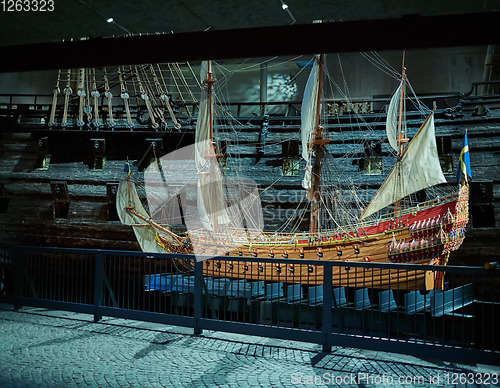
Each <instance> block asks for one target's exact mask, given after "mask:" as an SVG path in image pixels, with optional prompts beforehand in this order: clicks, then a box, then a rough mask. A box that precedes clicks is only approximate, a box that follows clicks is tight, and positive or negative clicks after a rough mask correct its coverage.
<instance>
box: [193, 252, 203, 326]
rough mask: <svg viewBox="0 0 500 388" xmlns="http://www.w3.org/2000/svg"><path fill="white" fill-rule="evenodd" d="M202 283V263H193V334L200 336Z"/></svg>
mask: <svg viewBox="0 0 500 388" xmlns="http://www.w3.org/2000/svg"><path fill="white" fill-rule="evenodd" d="M202 282H203V261H198V260H196V259H195V261H194V302H193V310H194V311H193V314H194V334H201V333H202V331H203V329H202V328H201V296H202V290H203V287H202V284H203V283H202Z"/></svg>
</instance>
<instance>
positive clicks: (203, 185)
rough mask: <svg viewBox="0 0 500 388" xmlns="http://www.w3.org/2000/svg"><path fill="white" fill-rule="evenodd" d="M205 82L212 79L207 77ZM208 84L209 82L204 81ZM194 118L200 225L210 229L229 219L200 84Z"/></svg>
mask: <svg viewBox="0 0 500 388" xmlns="http://www.w3.org/2000/svg"><path fill="white" fill-rule="evenodd" d="M210 67H211V64H210V62H207V61H204V62H203V63H202V65H201V74H200V77H201V81H202V83H203V82H204V81H205V80H207V79H208V80H209V78H210V77H211V69H210ZM209 82H212V81H211V80H209ZM208 87H210V85H208ZM199 107H200V108H199V114H198V121H197V123H196V134H195V161H196V168H197V169H198V196H197V203H198V213H199V215H200V220H201V222H202V224H203V227H204V228H205V229H207V230H210V231H214V230H215V229H216V228H215V225H214V224H215V223H217V225H227V224H229V223H230V219H229V217H228V215H227V212H226V204H225V203H224V191H223V185H222V174H221V171H220V168H219V164H218V163H217V160H216V156H215V150H214V148H213V144H212V136H213V120H214V113H213V103H212V96H211V95H209V92H208V91H207V90H206V89H205V88H204V89H203V90H202V93H201V98H200V105H199Z"/></svg>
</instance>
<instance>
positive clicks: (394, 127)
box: [385, 81, 403, 152]
mask: <svg viewBox="0 0 500 388" xmlns="http://www.w3.org/2000/svg"><path fill="white" fill-rule="evenodd" d="M402 88H403V81H401V83H400V84H399V87H398V89H397V90H396V92H395V93H394V95H393V96H392V99H391V102H390V104H389V107H388V108H387V122H386V124H385V130H386V132H387V139H388V140H389V144H390V145H391V147H392V148H394V149H395V150H396V151H397V152H399V147H398V122H399V111H400V105H401V89H402Z"/></svg>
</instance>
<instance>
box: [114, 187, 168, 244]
mask: <svg viewBox="0 0 500 388" xmlns="http://www.w3.org/2000/svg"><path fill="white" fill-rule="evenodd" d="M128 184H130V201H129V194H128ZM129 205H130V206H133V207H134V211H135V212H136V213H137V214H139V215H141V216H142V217H144V218H146V219H150V217H149V214H148V213H147V212H146V209H144V207H143V206H142V203H141V201H140V199H139V196H138V195H137V190H136V188H135V184H134V182H132V181H130V182H127V181H121V182H120V184H119V185H118V192H117V193H116V211H117V212H118V217H119V218H120V221H121V223H122V224H124V225H132V229H133V230H134V233H135V237H136V238H137V242H138V243H139V245H140V246H141V249H142V251H143V252H152V253H165V251H164V250H163V249H161V248H160V247H159V246H158V244H156V241H155V236H156V229H155V228H154V227H153V226H151V225H149V224H147V223H146V222H145V221H144V220H142V219H141V218H139V217H137V216H134V215H132V214H130V213H129V212H128V211H127V209H126V206H129ZM167 237H168V236H167Z"/></svg>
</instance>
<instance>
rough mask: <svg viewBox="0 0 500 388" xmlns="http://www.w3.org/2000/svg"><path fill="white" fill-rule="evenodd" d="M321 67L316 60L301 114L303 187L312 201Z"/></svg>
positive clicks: (305, 91) (305, 92)
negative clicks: (314, 140) (304, 166)
mask: <svg viewBox="0 0 500 388" xmlns="http://www.w3.org/2000/svg"><path fill="white" fill-rule="evenodd" d="M319 72H320V66H319V65H318V61H317V60H316V59H315V60H314V64H313V68H312V70H311V74H310V75H309V79H308V80H307V84H306V88H305V90H304V98H303V100H302V108H301V114H300V122H301V134H302V157H303V158H304V160H305V161H306V172H305V175H304V180H303V181H302V187H303V188H304V189H306V190H307V199H308V200H312V196H313V193H312V186H313V183H312V163H311V162H312V160H313V159H314V154H313V151H312V148H311V147H310V146H309V145H310V143H311V141H312V140H313V138H314V132H315V131H316V129H317V128H316V123H317V117H316V116H317V105H318V88H319V78H320V74H319Z"/></svg>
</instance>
